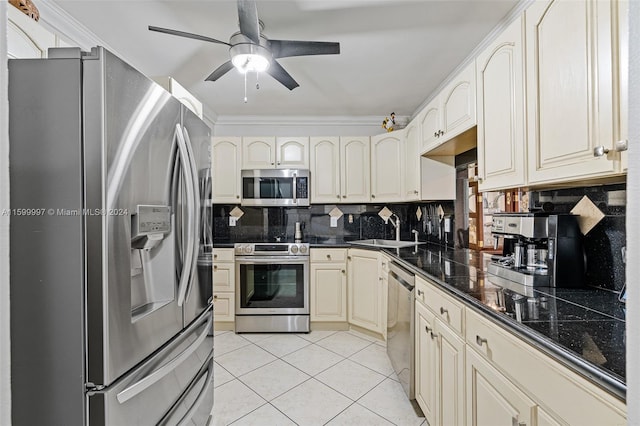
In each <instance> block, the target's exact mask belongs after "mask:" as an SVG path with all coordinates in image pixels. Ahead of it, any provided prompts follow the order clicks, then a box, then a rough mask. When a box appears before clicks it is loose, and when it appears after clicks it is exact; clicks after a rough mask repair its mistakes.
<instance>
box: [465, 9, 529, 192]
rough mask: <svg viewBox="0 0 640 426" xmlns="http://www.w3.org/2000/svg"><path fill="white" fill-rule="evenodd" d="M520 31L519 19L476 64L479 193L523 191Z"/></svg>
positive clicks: (524, 163) (524, 162)
mask: <svg viewBox="0 0 640 426" xmlns="http://www.w3.org/2000/svg"><path fill="white" fill-rule="evenodd" d="M522 31H523V28H522V18H518V19H517V20H515V21H514V22H513V23H512V24H511V25H509V27H508V28H507V29H506V30H505V31H504V32H503V33H502V34H500V35H499V36H498V37H497V38H496V39H495V40H494V41H493V42H492V43H491V44H490V45H489V46H488V47H487V48H486V49H485V50H484V51H483V52H482V53H480V54H479V55H478V57H477V58H476V65H477V66H478V71H477V77H478V175H479V176H480V179H481V180H480V182H479V187H480V190H481V191H490V190H496V189H504V188H513V187H516V186H524V185H525V178H526V159H525V152H526V144H525V128H524V80H523V72H524V69H523V67H524V63H523V61H522V55H523V45H522Z"/></svg>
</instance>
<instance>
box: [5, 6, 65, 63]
mask: <svg viewBox="0 0 640 426" xmlns="http://www.w3.org/2000/svg"><path fill="white" fill-rule="evenodd" d="M7 17H8V21H7V54H8V56H9V58H20V59H28V58H46V57H47V49H49V48H50V47H56V46H58V45H59V44H58V42H57V41H58V40H57V37H56V35H55V34H53V33H51V32H50V31H48V30H47V29H45V28H44V27H43V26H42V25H40V24H39V23H38V22H36V21H35V20H33V19H31V18H30V17H28V16H27V15H25V14H24V13H22V12H21V11H19V10H18V9H16V8H15V7H13V6H11V5H8V6H7Z"/></svg>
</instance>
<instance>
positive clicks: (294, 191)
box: [291, 173, 298, 204]
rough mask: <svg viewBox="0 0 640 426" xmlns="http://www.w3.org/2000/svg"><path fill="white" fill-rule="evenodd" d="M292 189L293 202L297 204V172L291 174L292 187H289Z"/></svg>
mask: <svg viewBox="0 0 640 426" xmlns="http://www.w3.org/2000/svg"><path fill="white" fill-rule="evenodd" d="M291 190H292V191H293V204H298V200H297V195H298V177H297V174H296V173H294V174H293V187H292V188H291Z"/></svg>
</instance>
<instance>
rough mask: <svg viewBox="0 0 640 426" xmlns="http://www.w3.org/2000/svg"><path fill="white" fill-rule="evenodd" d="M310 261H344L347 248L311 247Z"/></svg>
mask: <svg viewBox="0 0 640 426" xmlns="http://www.w3.org/2000/svg"><path fill="white" fill-rule="evenodd" d="M309 256H310V260H311V262H337V263H339V262H342V263H343V262H346V260H347V249H311V252H310V254H309Z"/></svg>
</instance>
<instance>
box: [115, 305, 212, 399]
mask: <svg viewBox="0 0 640 426" xmlns="http://www.w3.org/2000/svg"><path fill="white" fill-rule="evenodd" d="M212 322H213V315H209V316H208V319H207V323H206V326H205V327H204V329H203V330H202V332H201V333H200V335H199V336H198V338H197V339H196V340H194V341H193V343H191V344H190V345H189V347H188V348H186V349H185V350H184V351H182V352H181V353H180V354H178V355H176V356H175V357H174V358H172V359H171V360H170V361H169V362H167V363H166V364H164V365H163V366H162V367H160V368H158V369H157V370H156V371H154V372H153V373H151V374H149V375H148V376H145V377H144V378H143V379H142V380H139V381H137V382H136V383H134V384H132V385H131V386H129V387H127V388H126V389H124V390H122V391H120V392H119V393H118V394H117V395H116V399H117V400H118V402H119V403H120V404H124V403H125V402H127V401H128V400H130V399H131V398H133V397H134V396H136V395H138V394H140V393H141V392H144V391H145V390H146V389H148V388H149V387H150V386H151V385H153V384H154V383H156V382H157V381H158V380H160V379H162V378H163V377H165V376H166V375H167V374H169V373H171V372H172V371H173V370H175V369H176V367H177V366H178V365H180V364H182V363H183V362H184V360H186V359H187V358H189V357H190V356H191V355H192V354H193V353H194V352H195V351H196V350H197V349H198V347H200V345H201V344H202V342H204V341H205V339H206V338H207V335H208V334H209V330H210V329H211V323H212Z"/></svg>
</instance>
